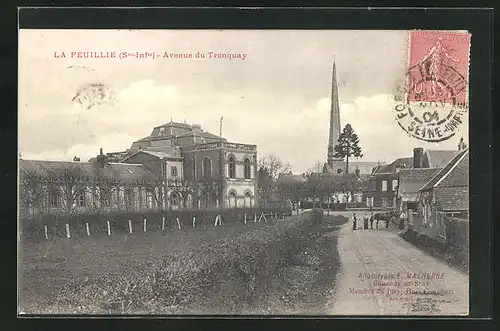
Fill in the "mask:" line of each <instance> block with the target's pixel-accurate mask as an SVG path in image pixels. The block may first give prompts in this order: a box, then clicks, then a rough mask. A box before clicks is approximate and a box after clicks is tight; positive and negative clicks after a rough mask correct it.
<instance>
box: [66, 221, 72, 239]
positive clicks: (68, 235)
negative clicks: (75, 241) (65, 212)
mask: <svg viewBox="0 0 500 331" xmlns="http://www.w3.org/2000/svg"><path fill="white" fill-rule="evenodd" d="M70 237H71V236H70V234H69V224H68V223H66V238H68V239H69V238H70Z"/></svg>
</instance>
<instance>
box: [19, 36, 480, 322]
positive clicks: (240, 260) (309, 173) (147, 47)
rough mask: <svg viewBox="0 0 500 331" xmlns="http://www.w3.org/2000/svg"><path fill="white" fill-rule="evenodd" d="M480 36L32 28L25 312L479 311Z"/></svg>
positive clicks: (22, 238)
mask: <svg viewBox="0 0 500 331" xmlns="http://www.w3.org/2000/svg"><path fill="white" fill-rule="evenodd" d="M471 42H473V39H472V36H471V34H470V33H469V32H468V31H454V30H452V31H448V30H447V31H444V30H432V31H429V30H98V29H89V30H75V29H73V30H63V29H61V30H54V29H51V30H41V29H21V30H20V31H19V109H18V122H19V199H18V207H19V219H18V229H19V234H18V247H19V249H18V250H19V265H18V313H19V315H20V316H22V315H27V314H42V315H43V314H70V315H79V314H80V315H81V314H85V315H109V314H113V315H136V314H141V315H144V314H146V315H168V316H172V315H183V316H184V315H214V314H216V315H232V316H234V315H269V316H272V315H304V316H305V315H315V316H317V315H322V316H355V315H369V316H428V315H433V316H456V315H462V316H467V315H468V314H469V148H468V143H469V142H468V137H469V126H468V125H469V120H468V118H469V115H468V108H469V106H468V104H469V57H470V45H471Z"/></svg>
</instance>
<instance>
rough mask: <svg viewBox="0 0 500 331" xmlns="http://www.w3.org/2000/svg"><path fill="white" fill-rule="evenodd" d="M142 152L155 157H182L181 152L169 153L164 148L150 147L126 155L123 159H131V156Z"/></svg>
mask: <svg viewBox="0 0 500 331" xmlns="http://www.w3.org/2000/svg"><path fill="white" fill-rule="evenodd" d="M172 151H173V150H172ZM140 153H145V154H149V155H152V156H155V157H157V158H159V159H176V160H177V159H182V156H180V154H179V153H175V151H173V153H168V152H166V151H165V150H162V149H153V148H148V149H141V150H138V151H137V152H135V153H134V154H132V155H130V156H128V157H126V158H125V159H124V160H123V161H126V160H128V159H130V158H131V157H133V156H135V155H137V154H140Z"/></svg>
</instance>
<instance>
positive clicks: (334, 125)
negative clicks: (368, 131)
mask: <svg viewBox="0 0 500 331" xmlns="http://www.w3.org/2000/svg"><path fill="white" fill-rule="evenodd" d="M339 135H340V109H339V92H338V87H337V73H336V68H335V57H334V59H333V73H332V105H331V108H330V131H329V137H328V153H327V155H328V157H327V161H328V165H329V166H330V167H331V168H332V169H333V166H334V161H339V160H338V159H335V158H334V157H333V155H334V154H335V152H334V146H335V143H336V141H337V139H338V138H339Z"/></svg>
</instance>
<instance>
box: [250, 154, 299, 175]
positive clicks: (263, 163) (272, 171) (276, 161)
mask: <svg viewBox="0 0 500 331" xmlns="http://www.w3.org/2000/svg"><path fill="white" fill-rule="evenodd" d="M258 166H259V168H266V169H267V171H268V172H269V176H270V177H271V178H272V179H273V180H276V179H277V178H278V176H279V175H280V174H282V173H286V172H289V171H290V170H291V169H292V167H291V165H290V163H287V162H283V161H282V160H281V159H280V158H278V157H277V156H276V155H274V154H270V155H268V156H265V157H263V158H261V159H259V161H258Z"/></svg>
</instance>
